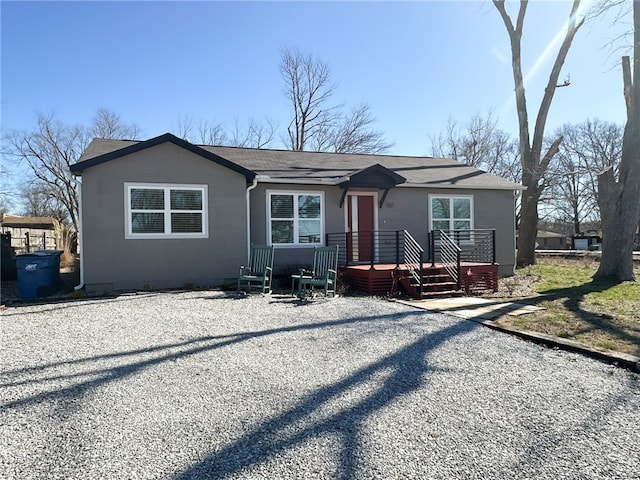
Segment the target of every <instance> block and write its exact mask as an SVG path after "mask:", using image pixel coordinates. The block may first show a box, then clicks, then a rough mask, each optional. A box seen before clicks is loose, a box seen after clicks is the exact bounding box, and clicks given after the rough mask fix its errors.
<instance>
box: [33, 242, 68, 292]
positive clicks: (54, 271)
mask: <svg viewBox="0 0 640 480" xmlns="http://www.w3.org/2000/svg"><path fill="white" fill-rule="evenodd" d="M33 253H34V254H36V255H40V256H50V257H51V261H52V262H53V265H52V268H51V269H50V270H49V271H50V272H51V287H52V289H53V292H52V293H55V291H56V290H58V287H60V286H61V283H62V280H61V279H60V256H61V255H62V254H63V253H64V250H37V251H35V252H33Z"/></svg>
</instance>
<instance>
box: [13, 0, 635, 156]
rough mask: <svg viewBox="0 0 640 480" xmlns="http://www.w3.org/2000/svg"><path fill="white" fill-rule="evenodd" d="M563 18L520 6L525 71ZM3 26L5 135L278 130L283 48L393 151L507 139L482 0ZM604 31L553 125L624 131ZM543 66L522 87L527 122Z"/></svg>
mask: <svg viewBox="0 0 640 480" xmlns="http://www.w3.org/2000/svg"><path fill="white" fill-rule="evenodd" d="M512 3H513V5H512V11H513V12H515V9H514V8H513V7H517V5H516V4H515V2H512ZM569 9H570V2H569V1H559V0H558V1H534V2H531V4H530V6H529V11H528V15H527V18H526V22H525V36H524V39H523V45H524V69H525V71H530V70H531V68H532V67H533V65H534V63H535V62H536V60H537V59H538V58H539V57H540V56H541V54H542V53H543V52H544V50H545V48H546V47H547V46H548V45H549V43H550V42H551V41H552V39H553V37H554V36H555V35H556V34H557V32H558V31H559V30H560V29H561V28H562V25H563V23H564V22H565V21H566V18H567V14H568V12H569ZM1 15H2V38H1V40H2V98H1V101H2V103H1V105H2V128H3V130H4V131H9V130H13V129H30V128H32V127H33V126H34V124H35V117H36V113H37V112H43V113H48V112H54V113H55V114H56V116H57V118H58V119H59V120H61V121H63V122H65V123H69V124H85V125H88V124H89V123H90V122H91V119H92V117H93V116H94V114H95V111H96V109H97V108H99V107H106V108H108V109H110V110H112V111H114V112H116V113H118V114H119V115H120V116H121V117H122V119H123V120H124V121H125V122H127V123H136V124H137V125H138V126H139V127H140V128H141V130H142V136H143V138H150V137H153V136H156V135H159V134H162V133H164V132H167V131H172V130H175V129H176V127H177V123H178V120H179V118H180V117H184V116H185V115H187V116H189V117H190V118H192V119H193V120H195V121H196V122H197V121H199V120H210V121H216V122H221V123H223V124H225V125H227V126H228V127H232V125H233V122H234V121H235V120H236V119H237V120H238V121H240V122H241V123H242V122H245V121H246V120H247V119H248V118H250V117H253V118H255V119H258V120H260V119H263V118H265V117H270V118H272V119H273V120H275V121H276V123H277V124H278V125H279V126H280V129H281V130H282V131H283V132H284V129H285V128H286V125H287V123H288V120H287V118H288V115H289V106H288V104H287V100H286V98H285V97H284V95H283V81H282V79H281V77H280V73H279V61H280V52H281V49H282V48H283V47H292V48H297V49H299V50H301V51H302V52H306V53H312V54H314V55H317V56H318V57H320V58H321V59H322V60H324V61H325V62H326V63H327V64H328V65H329V66H330V68H331V72H332V76H333V79H334V81H335V82H336V83H337V84H338V88H337V90H336V95H335V101H336V103H345V104H347V105H353V106H356V105H358V104H360V103H362V102H366V103H368V104H369V105H370V106H371V111H372V113H373V114H374V116H375V117H376V119H377V121H376V125H375V126H376V128H377V129H379V130H381V131H383V132H384V133H385V135H386V138H387V140H389V141H391V142H393V143H394V144H395V146H394V147H393V148H392V150H391V152H390V153H393V154H399V155H424V154H429V153H430V150H429V136H430V135H437V134H438V133H439V132H441V131H443V130H444V128H445V126H446V123H447V119H448V118H449V116H452V117H453V118H455V119H457V120H458V121H459V122H462V123H463V122H465V121H467V120H468V119H469V118H470V117H471V116H472V115H474V114H475V113H481V114H484V113H486V112H487V111H489V110H493V112H494V115H497V116H498V117H499V120H500V126H501V128H503V129H504V130H507V131H509V132H511V133H514V134H515V133H516V131H517V130H516V126H517V125H516V116H515V107H514V104H513V81H512V74H511V68H510V50H509V42H508V37H507V33H506V31H505V28H504V26H503V24H502V21H501V19H500V18H499V15H498V13H497V12H496V11H495V9H494V8H493V6H492V4H491V2H490V1H489V0H483V1H465V2H462V1H423V2H350V3H346V2H213V1H211V2H65V3H59V2H10V1H2V3H1ZM514 15H515V13H514ZM627 28H629V27H627ZM616 30H618V27H615V26H614V27H612V25H611V24H610V22H609V20H607V19H604V20H600V21H599V22H597V23H596V24H594V25H593V26H585V27H583V29H582V30H581V31H580V32H579V33H578V35H577V37H576V39H575V42H574V46H573V48H572V50H571V51H570V53H569V58H568V61H567V63H566V65H565V67H564V69H563V74H562V75H561V77H560V78H561V80H562V79H564V77H565V75H566V74H569V75H570V78H571V86H569V87H567V88H562V89H559V90H558V91H557V94H556V98H555V101H554V104H553V106H552V109H551V114H550V117H549V127H551V128H555V127H557V126H560V125H561V124H563V123H565V122H579V121H582V120H585V119H587V118H594V117H598V118H600V119H602V120H608V121H615V122H619V123H622V122H623V121H624V119H625V109H624V101H623V96H622V75H621V69H620V67H619V57H620V55H621V53H620V52H615V53H611V51H610V50H609V49H607V48H606V47H605V45H606V44H607V42H608V41H610V40H611V39H612V38H613V37H615V36H616ZM555 51H556V49H554V50H553V52H552V56H551V57H553V56H554V55H555ZM550 62H551V58H549V60H548V61H547V62H543V63H542V64H541V66H540V67H539V69H537V73H535V72H534V73H533V74H532V75H531V76H530V78H529V80H528V82H527V84H526V92H527V95H528V98H529V108H530V116H531V117H533V116H534V115H535V113H536V112H537V106H538V103H539V99H540V95H541V93H542V91H543V89H544V84H545V82H546V78H547V75H548V72H549V69H550ZM272 147H274V148H281V147H282V144H281V143H280V141H279V140H278V141H276V142H275V143H274V144H273V145H272Z"/></svg>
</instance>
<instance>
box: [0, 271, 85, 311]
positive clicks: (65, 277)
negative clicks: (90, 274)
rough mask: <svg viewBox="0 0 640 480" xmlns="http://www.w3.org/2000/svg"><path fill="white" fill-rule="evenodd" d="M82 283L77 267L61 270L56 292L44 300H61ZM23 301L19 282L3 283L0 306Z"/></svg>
mask: <svg viewBox="0 0 640 480" xmlns="http://www.w3.org/2000/svg"><path fill="white" fill-rule="evenodd" d="M79 283H80V269H79V268H77V267H66V268H61V269H60V282H59V283H58V286H57V287H58V288H56V291H55V292H54V293H53V294H51V295H49V296H47V297H42V298H61V297H65V296H67V295H69V294H70V293H72V292H73V287H75V286H76V285H78V284H79ZM19 301H22V298H20V293H19V287H18V280H13V281H8V282H2V284H1V285H0V305H10V304H12V303H15V302H19Z"/></svg>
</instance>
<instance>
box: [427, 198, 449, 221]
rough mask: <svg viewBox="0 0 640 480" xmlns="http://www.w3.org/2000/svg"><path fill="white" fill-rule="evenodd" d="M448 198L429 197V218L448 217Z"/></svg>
mask: <svg viewBox="0 0 640 480" xmlns="http://www.w3.org/2000/svg"><path fill="white" fill-rule="evenodd" d="M449 217H450V211H449V199H448V198H433V199H431V218H449Z"/></svg>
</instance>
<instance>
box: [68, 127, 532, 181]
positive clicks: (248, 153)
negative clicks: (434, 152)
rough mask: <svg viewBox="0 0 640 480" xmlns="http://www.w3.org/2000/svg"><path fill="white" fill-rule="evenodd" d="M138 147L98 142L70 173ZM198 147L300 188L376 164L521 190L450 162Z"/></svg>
mask: <svg viewBox="0 0 640 480" xmlns="http://www.w3.org/2000/svg"><path fill="white" fill-rule="evenodd" d="M171 137H172V136H171ZM176 140H178V139H177V138H176ZM139 143H145V142H139V141H134V140H106V139H100V138H96V139H94V140H93V141H92V142H91V143H90V145H89V146H88V147H87V149H86V150H85V152H84V153H83V154H82V156H81V157H80V160H79V162H78V164H76V165H78V167H75V166H74V167H75V168H74V167H72V170H75V171H82V169H83V168H79V167H81V165H80V164H82V162H86V165H87V166H91V165H94V164H96V163H100V158H99V157H103V158H104V159H105V160H109V159H111V158H115V157H116V156H117V154H116V155H114V152H116V151H117V150H120V149H123V148H126V147H131V146H133V145H136V144H139ZM196 147H197V148H198V149H202V150H205V151H206V152H210V153H213V154H214V155H217V156H219V157H222V158H223V159H226V160H228V161H229V162H232V163H234V164H237V165H239V166H240V167H243V168H245V169H248V170H250V171H253V172H255V173H256V175H258V176H259V177H258V179H259V180H260V181H265V182H267V181H270V180H272V181H274V182H286V183H299V184H305V183H306V184H312V183H329V184H337V183H340V182H341V181H343V180H344V178H345V177H348V176H349V175H351V174H353V173H355V172H357V171H360V170H362V169H364V168H367V167H369V166H371V165H375V164H380V165H383V166H384V167H386V168H388V169H389V170H392V171H394V172H396V173H397V174H399V175H401V176H402V177H404V178H406V180H407V181H406V182H405V183H403V184H401V185H399V186H401V187H431V188H467V189H469V188H470V189H496V190H518V189H522V188H523V187H522V186H521V185H519V184H517V183H513V182H511V181H509V180H506V179H504V178H502V177H498V176H496V175H492V174H490V173H486V172H484V171H482V170H479V169H477V168H475V167H471V166H469V165H465V164H462V163H459V162H457V161H455V160H452V159H448V158H433V157H407V156H397V155H369V154H351V153H325V152H297V151H291V150H267V149H254V148H240V147H220V146H208V145H197V146H196ZM266 177H269V178H266Z"/></svg>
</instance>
